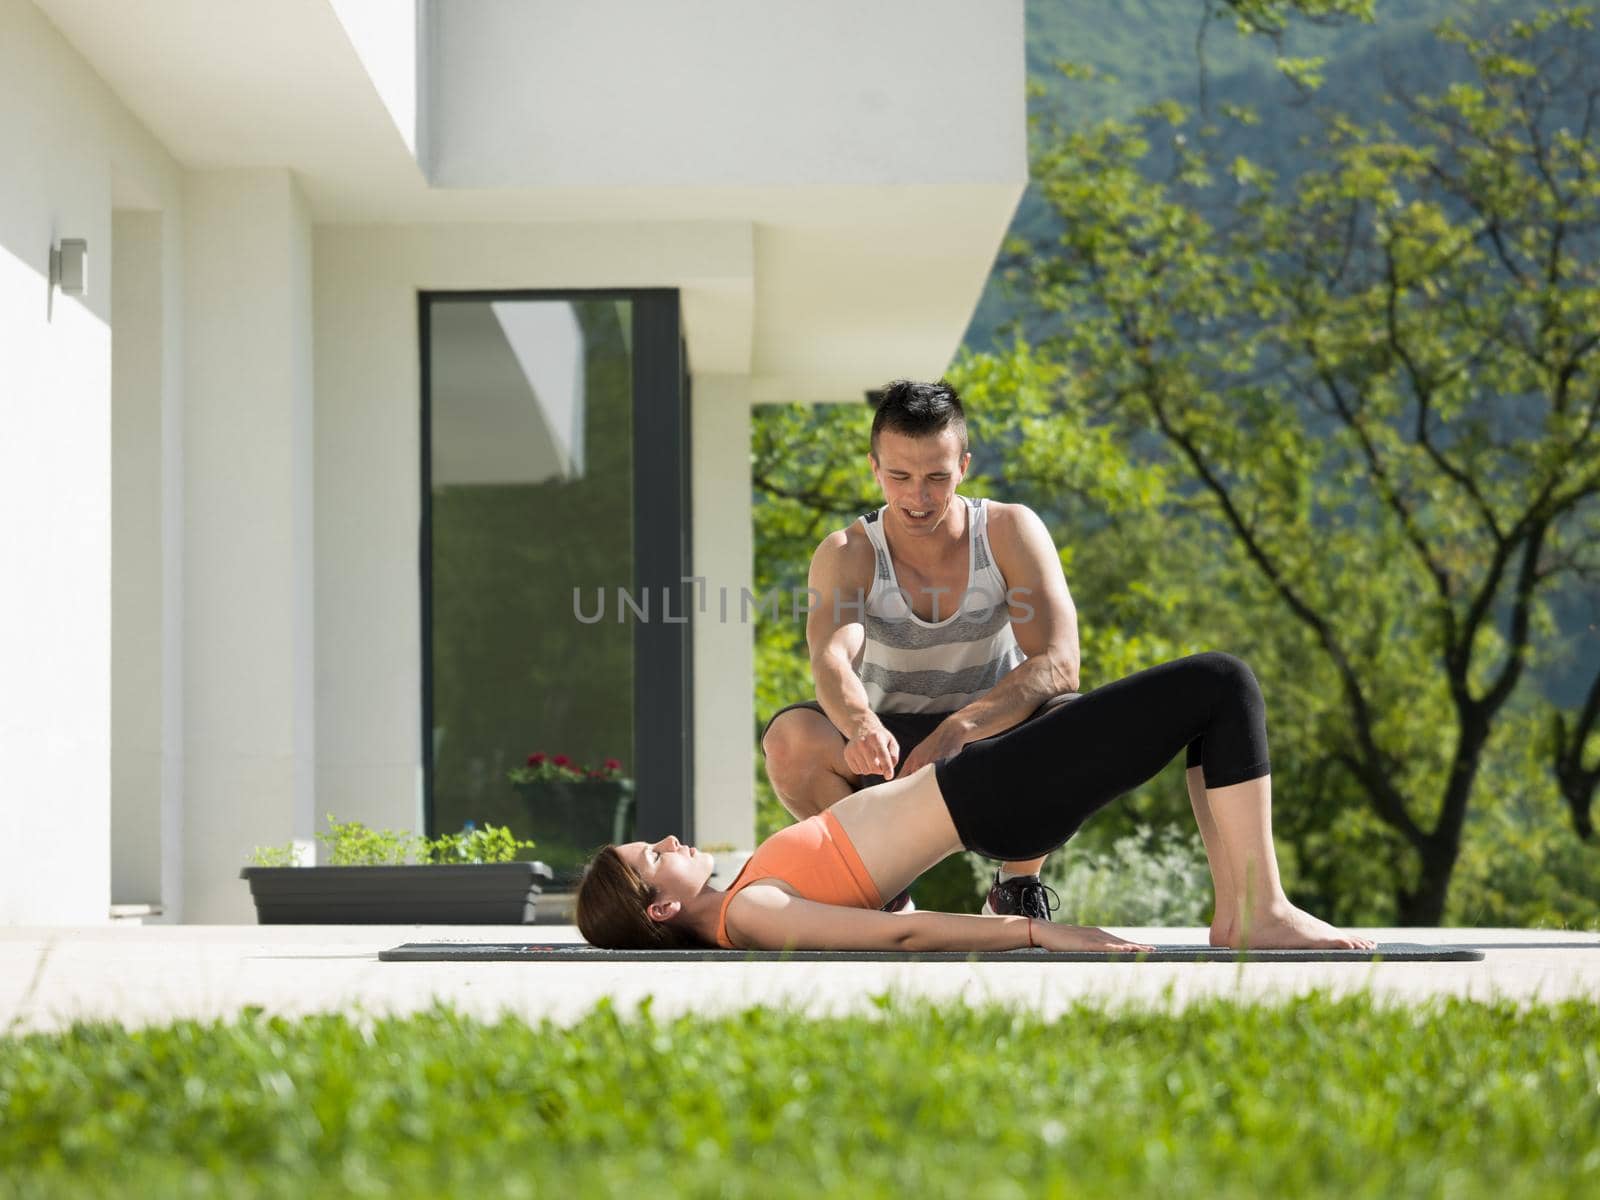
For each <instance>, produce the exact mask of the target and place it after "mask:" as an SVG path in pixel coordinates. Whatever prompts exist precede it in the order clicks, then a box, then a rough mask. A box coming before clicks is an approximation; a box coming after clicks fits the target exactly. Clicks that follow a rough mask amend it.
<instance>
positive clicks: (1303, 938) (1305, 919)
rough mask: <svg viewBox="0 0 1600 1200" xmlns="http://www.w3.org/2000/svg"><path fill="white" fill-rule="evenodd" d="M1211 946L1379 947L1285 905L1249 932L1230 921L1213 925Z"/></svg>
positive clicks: (1258, 920) (1262, 917) (1264, 916)
mask: <svg viewBox="0 0 1600 1200" xmlns="http://www.w3.org/2000/svg"><path fill="white" fill-rule="evenodd" d="M1211 944H1212V945H1213V946H1226V947H1229V948H1230V949H1234V950H1372V949H1375V948H1376V947H1377V945H1378V943H1377V942H1375V941H1373V940H1372V939H1371V938H1364V937H1355V936H1353V935H1351V934H1348V933H1341V932H1340V931H1339V930H1337V929H1335V928H1334V927H1333V926H1332V925H1329V924H1328V923H1327V922H1326V921H1323V920H1319V919H1318V918H1317V917H1313V916H1312V915H1311V914H1310V913H1308V912H1306V911H1305V910H1304V909H1299V908H1296V907H1295V906H1294V905H1292V904H1287V903H1286V904H1283V905H1280V906H1277V907H1274V908H1270V909H1268V910H1267V911H1266V912H1263V913H1262V914H1260V915H1259V916H1258V917H1257V918H1256V919H1255V920H1254V921H1253V922H1251V924H1250V926H1249V928H1248V929H1245V928H1244V927H1243V926H1242V925H1241V924H1238V923H1235V922H1229V923H1228V924H1227V925H1226V926H1225V927H1224V928H1223V929H1222V930H1221V940H1220V941H1219V940H1218V922H1216V921H1213V922H1212V923H1211Z"/></svg>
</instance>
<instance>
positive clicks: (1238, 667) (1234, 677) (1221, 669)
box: [1194, 650, 1261, 696]
mask: <svg viewBox="0 0 1600 1200" xmlns="http://www.w3.org/2000/svg"><path fill="white" fill-rule="evenodd" d="M1194 657H1195V659H1196V660H1198V661H1199V662H1200V663H1202V664H1203V665H1204V667H1205V669H1206V670H1207V671H1208V672H1209V673H1211V674H1212V675H1214V676H1216V678H1217V679H1218V680H1219V681H1220V682H1221V683H1222V684H1223V686H1224V687H1225V688H1226V689H1227V690H1228V691H1229V692H1241V693H1244V694H1245V695H1254V696H1259V695H1260V694H1261V684H1260V683H1259V682H1258V681H1257V679H1256V673H1255V672H1254V671H1252V670H1251V669H1250V664H1249V663H1247V662H1245V661H1244V659H1242V658H1240V657H1239V656H1238V655H1236V654H1229V653H1228V652H1227V651H1225V650H1207V651H1206V652H1205V653H1203V654H1196V655H1195V656H1194Z"/></svg>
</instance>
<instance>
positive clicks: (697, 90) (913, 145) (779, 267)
mask: <svg viewBox="0 0 1600 1200" xmlns="http://www.w3.org/2000/svg"><path fill="white" fill-rule="evenodd" d="M35 3H36V4H37V6H38V7H39V8H40V9H41V10H42V11H43V12H44V13H45V14H46V15H47V16H48V17H49V18H50V20H51V21H52V22H53V23H54V24H55V25H56V27H57V28H58V29H59V30H60V31H61V32H62V34H63V35H64V36H65V37H66V38H67V40H68V41H69V42H70V43H71V44H72V45H73V46H74V48H75V49H76V50H77V51H78V52H79V53H80V54H81V55H83V57H84V58H85V59H86V60H88V62H89V64H90V65H91V66H92V68H93V69H94V70H95V72H96V73H97V74H98V75H99V76H100V77H101V78H102V79H103V80H104V81H105V83H106V84H107V86H108V87H110V88H111V89H112V91H113V92H114V93H115V94H116V95H117V96H118V97H119V98H120V99H121V101H122V102H123V103H124V104H125V105H126V106H127V107H128V109H129V110H130V111H131V112H132V113H133V115H134V116H135V117H136V118H137V119H138V120H139V121H140V122H141V123H143V124H144V125H145V126H146V127H147V128H148V129H149V130H150V131H151V133H152V134H153V135H154V136H155V137H156V138H157V139H158V140H160V141H161V142H162V144H163V145H164V146H166V148H167V149H168V150H169V152H170V153H171V154H172V155H173V157H174V158H175V159H176V160H177V161H178V162H179V163H180V164H181V165H182V166H183V167H185V168H187V169H190V170H196V171H207V170H226V169H234V168H263V167H268V168H279V169H286V170H289V171H292V172H293V173H294V175H295V177H296V179H297V181H298V183H299V185H300V187H301V189H302V191H303V193H304V195H305V197H306V200H307V202H308V205H309V207H310V211H311V213H312V219H313V221H314V222H316V223H317V224H319V225H334V224H350V225H366V224H376V225H393V224H403V225H419V226H425V225H471V224H485V225H490V224H494V225H500V224H541V223H555V224H561V225H565V226H571V225H575V224H583V225H587V226H591V227H592V226H606V225H616V226H624V225H626V226H631V227H632V228H633V233H634V235H635V236H636V235H637V233H638V231H639V230H640V229H648V227H650V226H652V225H656V224H660V225H662V226H663V236H671V228H670V227H676V226H679V225H680V223H683V222H709V223H714V224H724V225H729V226H743V227H747V228H748V230H749V238H750V244H751V251H750V254H749V270H750V276H749V279H748V280H747V281H745V283H744V285H743V287H742V288H741V286H740V284H739V282H738V281H737V280H735V281H733V282H732V284H731V285H730V283H729V280H728V279H727V277H726V276H725V275H724V276H723V278H722V279H721V282H720V283H718V284H716V285H713V291H717V290H718V289H720V293H719V294H718V295H716V296H713V297H712V298H711V299H710V300H707V299H706V298H705V297H702V298H700V301H699V303H698V304H697V303H695V302H693V301H692V300H691V299H690V298H689V297H686V312H687V313H689V314H690V319H691V323H692V322H693V321H694V320H695V319H696V318H695V317H694V314H695V313H696V312H703V313H712V312H714V313H715V314H716V316H715V319H716V320H718V321H722V322H735V323H737V322H744V323H745V324H746V325H747V326H748V335H747V336H745V337H733V338H729V337H728V336H727V331H726V330H724V331H722V332H721V333H720V334H719V335H718V336H717V337H716V338H714V339H713V340H714V341H716V342H717V344H718V345H720V346H722V347H724V348H726V347H728V346H733V347H735V348H736V350H735V353H733V354H732V355H731V356H730V355H729V354H727V353H722V354H719V355H717V356H715V357H716V361H715V363H714V368H715V369H716V370H719V371H726V372H729V373H742V372H743V371H746V370H747V371H748V373H749V374H750V375H751V377H752V392H751V395H752V399H753V400H755V401H781V400H791V399H799V400H856V399H859V398H860V397H861V395H862V392H863V390H864V389H866V388H868V387H872V386H876V385H877V384H879V383H881V382H882V381H883V380H885V379H887V378H890V377H893V376H896V375H929V374H934V373H937V372H939V371H941V370H943V368H944V366H945V365H946V364H947V363H948V361H949V359H950V357H951V356H952V355H953V353H954V352H955V350H956V348H957V346H958V345H959V343H960V339H961V337H962V334H963V333H964V331H965V328H966V325H967V322H968V320H969V318H970V316H971V312H972V310H973V308H974V306H975V305H976V303H977V299H978V296H979V294H980V292H981V290H982V288H983V284H984V281H985V280H986V278H987V275H988V271H989V268H990V266H991V264H992V262H993V259H994V256H995V254H996V252H997V250H998V249H999V246H1000V242H1001V239H1002V238H1003V236H1004V234H1005V230H1006V228H1007V226H1008V224H1009V222H1010V219H1011V216H1012V214H1013V212H1014V210H1015V207H1016V204H1017V203H1018V201H1019V199H1020V197H1021V195H1022V192H1023V189H1024V187H1025V186H1026V181H1027V166H1026V143H1025V100H1024V77H1025V76H1024V56H1023V22H1022V5H1021V0H991V2H990V3H986V4H983V5H972V4H969V3H965V2H964V0H881V2H880V3H879V4H877V5H873V6H860V5H859V4H857V3H855V0H850V2H849V3H846V2H844V0H811V2H809V3H806V4H803V5H801V4H774V5H762V6H751V5H747V4H744V3H743V0H693V2H691V3H686V4H684V5H674V6H662V5H659V4H655V3H653V2H649V3H633V2H631V0H516V2H515V3H513V2H511V0H474V2H473V3H472V4H470V5H462V4H456V3H440V2H438V0H422V2H413V0H271V2H270V3H267V2H264V0H255V2H252V0H35ZM841 33H843V34H845V35H847V36H845V37H843V38H841V37H840V36H839V35H840V34H841ZM822 49H830V50H831V52H830V53H829V54H828V55H827V57H826V59H825V60H823V61H819V60H818V58H817V55H818V52H819V50H822ZM629 89H633V90H632V91H631V92H630V91H629ZM685 130H688V131H690V132H689V133H683V132H681V131H685ZM632 282H639V281H632V280H628V279H625V278H618V279H617V280H616V285H617V286H626V285H628V284H629V283H632ZM651 282H657V283H658V282H659V280H658V279H655V278H652V279H651ZM529 285H530V286H544V287H548V286H552V281H550V280H548V279H537V280H530V281H529ZM685 285H686V286H687V287H693V286H694V283H693V280H692V278H686V280H685ZM692 335H693V330H692V329H691V336H692ZM745 347H747V349H745ZM746 358H747V359H748V361H747V362H745V361H742V360H743V359H746ZM695 365H696V369H703V368H704V366H705V363H704V361H702V360H701V359H699V358H697V359H696V362H695Z"/></svg>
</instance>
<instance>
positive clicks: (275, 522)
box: [183, 170, 316, 922]
mask: <svg viewBox="0 0 1600 1200" xmlns="http://www.w3.org/2000/svg"><path fill="white" fill-rule="evenodd" d="M184 218H185V219H184V233H185V236H184V255H183V258H184V282H185V289H184V311H185V322H184V326H185V354H184V363H185V370H184V385H185V386H184V421H183V423H184V451H183V453H184V500H183V502H184V588H183V600H184V630H185V636H184V751H185V769H184V811H183V859H184V873H183V891H184V912H183V919H184V920H185V921H187V922H253V921H254V920H255V914H254V909H253V907H252V905H251V903H250V898H249V894H248V891H247V888H246V886H245V884H244V882H243V881H241V880H240V879H239V878H238V875H239V868H240V867H241V866H242V865H243V864H244V861H245V858H246V856H247V855H248V854H249V852H250V850H251V848H252V847H254V846H256V845H262V844H269V843H279V844H281V843H283V842H286V841H288V840H289V839H290V838H291V837H310V836H311V835H312V832H313V822H314V819H315V811H316V810H315V799H314V788H315V783H314V781H315V735H314V730H315V720H314V716H315V713H314V695H315V693H314V678H313V670H314V665H315V644H314V638H313V620H312V613H313V521H312V518H313V508H312V493H313V486H312V480H313V471H312V467H313V454H312V413H313V406H312V319H311V262H312V253H311V221H310V213H309V210H308V209H307V206H306V203H305V200H304V198H303V197H302V196H301V194H300V192H299V189H298V187H297V186H296V184H295V182H294V179H293V177H292V176H291V175H290V174H289V172H287V171H279V170H261V171H225V172H208V173H201V174H196V175H192V176H190V177H188V178H187V179H186V180H185V186H184Z"/></svg>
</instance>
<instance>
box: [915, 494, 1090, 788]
mask: <svg viewBox="0 0 1600 1200" xmlns="http://www.w3.org/2000/svg"><path fill="white" fill-rule="evenodd" d="M996 518H998V519H996ZM989 546H990V548H991V549H992V550H993V551H994V557H995V563H996V565H998V566H999V568H1000V573H1001V574H1002V575H1004V576H1005V579H1006V584H1007V587H1008V592H1007V600H1008V601H1009V602H1010V609H1011V629H1012V632H1013V633H1014V634H1015V635H1016V639H1017V644H1018V645H1019V646H1020V647H1021V648H1022V652H1023V653H1024V654H1026V655H1027V656H1028V657H1027V659H1026V661H1024V662H1023V663H1021V664H1020V665H1018V666H1017V667H1016V669H1014V670H1012V671H1010V672H1008V673H1007V674H1006V675H1005V676H1004V678H1002V679H1001V680H1000V682H999V683H997V684H995V686H994V687H993V688H991V689H990V690H989V691H988V692H986V693H984V695H982V696H980V697H979V698H978V699H976V700H974V701H973V702H972V703H971V704H969V705H967V706H966V707H965V708H962V709H960V710H958V711H956V712H953V713H951V714H950V716H949V717H947V718H945V720H944V722H943V723H942V724H941V725H940V726H939V728H938V729H936V730H935V731H934V732H933V733H932V734H930V735H929V736H928V738H927V740H925V741H924V742H922V743H921V744H920V745H918V746H917V748H916V750H914V751H913V752H912V753H911V755H910V756H908V757H907V759H906V761H905V763H904V765H903V766H902V769H901V774H902V775H904V774H908V773H910V772H911V771H914V770H916V769H917V768H918V767H921V766H922V765H924V764H925V763H929V762H934V761H936V760H938V759H941V758H948V757H950V756H951V755H953V754H955V753H957V752H958V751H959V750H960V749H961V747H962V746H964V745H966V744H967V743H968V742H975V741H977V740H978V739H979V738H986V737H992V736H993V735H995V734H997V733H1002V732H1004V731H1005V730H1007V729H1010V728H1011V727H1012V726H1013V725H1015V724H1017V723H1018V722H1019V721H1022V720H1024V719H1026V718H1027V717H1028V716H1029V715H1030V714H1032V713H1033V711H1034V710H1035V709H1037V708H1038V707H1039V705H1041V704H1043V703H1044V702H1045V701H1046V700H1048V699H1050V698H1051V697H1052V696H1058V695H1060V694H1061V693H1062V692H1074V691H1077V689H1078V664H1079V652H1078V613H1077V609H1076V608H1074V607H1073V604H1072V594H1071V593H1070V592H1069V591H1068V590H1067V580H1066V576H1065V575H1063V574H1062V572H1061V559H1060V557H1059V556H1058V555H1057V554H1056V547H1055V542H1054V541H1052V540H1051V537H1050V531H1049V530H1048V529H1046V528H1045V525H1044V522H1043V521H1041V520H1040V519H1039V517H1038V515H1037V514H1035V513H1034V512H1033V510H1032V509H1030V508H1028V507H1026V506H1025V505H1021V504H1008V505H1005V506H1004V509H1003V510H1002V511H999V512H997V511H996V510H995V507H994V506H991V509H990V519H989Z"/></svg>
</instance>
